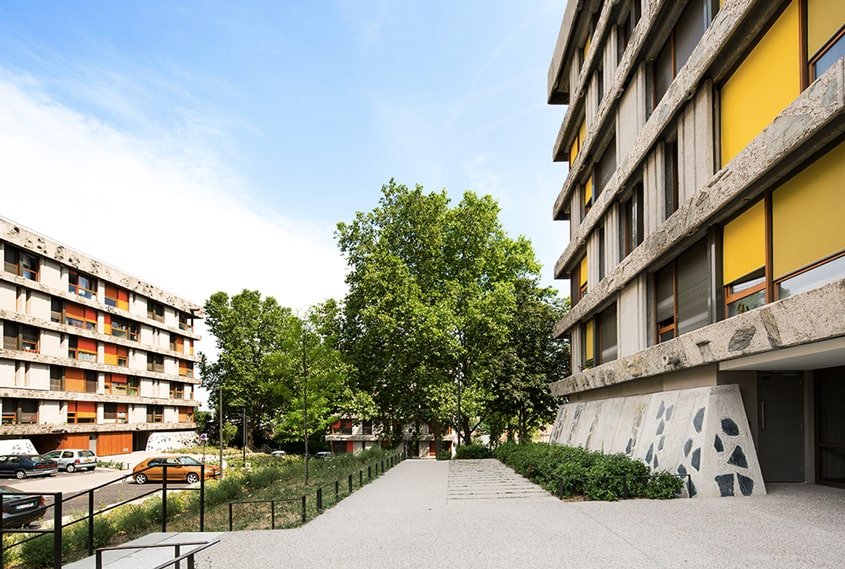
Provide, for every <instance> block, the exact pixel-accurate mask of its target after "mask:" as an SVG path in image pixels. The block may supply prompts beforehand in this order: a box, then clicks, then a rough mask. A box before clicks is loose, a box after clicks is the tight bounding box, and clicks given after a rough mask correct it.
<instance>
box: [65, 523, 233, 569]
mask: <svg viewBox="0 0 845 569" xmlns="http://www.w3.org/2000/svg"><path fill="white" fill-rule="evenodd" d="M220 535H221V534H220V533H219V532H217V533H215V532H178V533H177V532H172V533H171V532H167V533H164V532H156V533H150V534H147V535H145V536H144V537H140V538H138V539H136V540H134V541H130V542H128V543H125V544H124V545H127V546H128V545H138V546H142V545H155V544H160V543H184V542H194V541H212V540H214V539H217V538H218V537H219V536H220ZM197 547H201V546H198V545H191V546H185V547H183V548H182V553H183V554H184V553H187V552H188V551H190V550H192V549H196V548H197ZM212 547H213V546H212ZM175 558H176V555H175V553H174V549H173V547H156V548H152V549H129V550H118V551H106V552H104V553H103V568H104V569H153V568H154V567H157V566H158V565H161V564H162V563H165V562H166V561H169V560H171V559H175ZM95 566H96V561H95V558H94V556H91V557H86V558H85V559H80V560H79V561H75V562H73V563H71V564H69V565H65V566H64V567H63V569H95ZM181 566H182V567H187V566H188V564H187V561H184V562H183V563H182V565H181Z"/></svg>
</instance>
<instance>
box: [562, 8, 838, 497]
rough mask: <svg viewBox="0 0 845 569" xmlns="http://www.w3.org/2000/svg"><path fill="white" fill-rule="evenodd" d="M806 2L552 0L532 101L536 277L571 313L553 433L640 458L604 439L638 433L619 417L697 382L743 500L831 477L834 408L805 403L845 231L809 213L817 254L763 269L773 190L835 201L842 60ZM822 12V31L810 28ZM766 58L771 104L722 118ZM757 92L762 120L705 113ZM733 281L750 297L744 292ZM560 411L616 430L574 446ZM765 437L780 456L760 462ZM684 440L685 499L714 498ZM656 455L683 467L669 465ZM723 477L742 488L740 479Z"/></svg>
mask: <svg viewBox="0 0 845 569" xmlns="http://www.w3.org/2000/svg"><path fill="white" fill-rule="evenodd" d="M825 10H830V6H829V5H828V4H825V3H823V2H816V1H814V0H778V1H772V2H770V1H762V0H733V1H731V0H727V1H724V2H718V1H710V0H687V1H684V2H670V1H668V0H615V1H610V0H606V1H602V0H587V1H578V2H575V1H570V2H568V3H567V7H566V10H565V14H564V17H563V23H562V27H561V32H560V34H559V37H558V44H557V46H556V47H555V50H554V54H553V57H552V63H551V66H550V69H549V86H548V100H549V103H551V104H567V105H568V107H567V110H566V113H565V117H564V119H563V122H562V124H561V127H560V129H559V132H558V136H557V139H556V141H555V143H554V149H553V159H554V160H556V161H567V162H568V163H569V172H568V175H567V177H566V179H565V180H564V182H563V185H562V187H561V190H560V193H559V195H558V197H557V199H556V200H555V203H554V207H553V217H554V218H555V219H558V220H567V221H569V227H570V241H569V243H568V245H567V246H566V247H565V249H564V251H563V253H562V254H561V256H560V258H559V259H558V260H557V263H556V265H555V276H556V277H557V278H561V279H569V281H570V286H571V291H572V292H571V298H572V309H571V310H570V312H569V313H568V314H567V315H566V316H565V317H564V318H563V319H561V320H560V321H559V322H558V323H557V325H556V327H555V335H556V336H558V337H563V338H566V339H568V340H569V341H570V346H571V354H572V366H571V369H572V370H573V373H572V375H571V376H569V377H566V378H559V379H558V380H556V381H555V382H554V383H553V384H552V386H551V389H552V392H553V393H554V394H555V395H558V396H562V397H565V398H566V399H567V400H568V403H567V404H566V405H563V406H562V407H561V409H560V412H559V414H558V421H557V422H556V425H555V430H554V435H553V439H554V440H556V441H558V442H566V443H571V444H578V445H582V446H587V447H588V448H599V449H602V448H603V449H604V450H608V449H612V450H613V451H614V452H617V451H619V452H627V453H628V454H631V455H632V456H637V457H638V458H641V459H645V458H646V450H645V449H643V448H642V447H639V446H636V445H634V446H633V447H631V448H628V446H627V445H624V444H623V445H621V446H620V440H619V437H620V436H621V435H618V433H632V432H636V431H637V428H638V425H639V423H638V421H640V418H639V415H638V414H637V413H639V411H636V412H635V410H642V409H643V408H644V407H643V405H646V403H644V401H646V400H648V401H649V403H647V405H658V406H659V403H654V401H657V400H658V399H660V400H661V401H662V400H663V399H665V398H666V397H669V394H671V397H673V398H676V401H685V400H687V399H689V398H695V397H703V395H701V393H703V392H701V390H709V391H708V393H711V395H708V397H713V398H715V399H714V400H713V401H711V404H710V406H709V408H714V409H715V408H725V409H727V408H730V409H731V411H730V418H731V420H732V421H734V423H735V424H736V425H738V428H739V432H741V435H739V436H741V437H748V440H743V441H742V444H741V445H739V446H741V447H742V449H743V453H744V460H743V461H744V462H745V463H747V465H748V469H749V472H748V473H746V474H743V476H745V478H744V479H743V480H752V481H753V484H752V485H753V491H752V492H748V493H749V494H756V493H758V492H765V486H764V484H763V481H766V482H788V481H791V482H796V481H803V482H823V483H829V484H843V485H845V453H843V452H842V451H841V450H839V449H841V448H842V444H845V440H843V441H839V440H838V438H837V437H838V436H839V435H834V434H829V433H834V432H839V431H840V430H841V427H842V425H843V423H845V407H843V405H845V404H838V403H835V404H831V403H829V401H830V400H829V399H828V398H826V397H825V396H823V395H820V394H822V393H824V394H829V396H828V397H833V398H834V399H836V400H837V401H838V400H839V398H840V397H841V396H840V395H839V394H840V391H839V390H841V389H842V386H843V385H845V349H844V348H845V226H841V225H838V224H836V223H835V222H831V221H829V220H826V221H824V223H825V224H827V225H825V226H824V227H816V230H817V231H819V234H820V235H825V236H827V235H829V236H830V237H820V238H826V239H828V241H827V243H832V245H830V248H829V250H827V251H825V252H824V254H823V255H818V256H816V257H813V258H810V259H808V260H806V261H802V263H799V264H797V265H796V266H795V267H793V268H791V269H790V271H787V272H786V273H784V272H783V271H781V272H780V273H778V270H779V269H778V270H775V268H773V267H775V266H776V263H777V262H778V261H777V260H778V259H780V258H782V256H786V247H787V245H784V241H783V238H781V237H780V235H781V233H778V232H779V231H785V230H782V229H781V227H786V225H785V224H781V221H778V222H775V221H773V219H774V218H775V216H776V208H777V207H778V206H777V204H776V203H775V202H776V201H777V200H779V199H782V198H781V196H784V195H786V192H787V190H786V189H783V190H782V191H780V192H779V190H781V189H782V188H786V187H789V188H790V191H791V192H792V194H790V195H797V196H798V197H799V199H800V197H801V196H802V195H806V196H807V197H806V199H807V204H808V207H807V209H808V211H809V210H810V209H811V208H813V207H815V206H814V205H813V204H812V203H811V202H812V199H813V196H816V195H824V196H827V197H826V198H825V199H827V200H830V203H829V207H830V208H833V209H837V208H841V207H842V205H841V204H840V203H839V200H840V198H839V197H838V196H839V194H838V193H837V192H841V187H839V186H837V184H841V177H840V174H839V173H838V172H839V171H838V170H835V169H836V168H839V166H837V165H836V164H835V162H836V160H835V159H831V158H829V157H830V156H840V153H841V152H842V148H843V147H842V144H843V142H842V141H843V139H845V59H843V58H841V57H840V58H838V60H837V59H836V58H833V57H832V56H826V55H825V54H826V53H834V52H833V51H829V50H832V49H834V48H835V49H841V45H840V44H841V42H843V41H845V40H843V39H842V34H841V29H842V26H843V25H845V15H843V14H842V13H841V12H842V11H841V10H840V11H839V12H837V13H827V12H825ZM823 20H828V23H827V24H825V25H826V26H828V27H829V28H830V30H833V31H832V32H830V33H833V35H832V36H830V37H829V39H827V38H828V35H826V34H828V33H829V32H827V31H824V32H819V31H818V27H819V25H818V24H816V23H814V22H818V21H823ZM840 20H841V21H840ZM792 22H794V23H792ZM812 26H815V28H813V27H812ZM825 29H827V28H825ZM784 30H786V31H784ZM837 30H839V31H837ZM820 34H821V35H820ZM784 37H787V38H794V39H785V40H784V39H782V38H784ZM818 37H821V38H822V40H824V41H821V40H818V39H812V38H818ZM799 40H800V41H799ZM813 41H815V42H816V43H817V44H818V46H821V47H817V46H816V45H815V44H814V45H810V43H811V42H813ZM836 46H839V47H836ZM683 50H686V51H683ZM765 50H769V51H771V52H772V53H774V52H775V51H776V50H780V51H777V53H778V56H777V58H776V59H775V61H778V65H783V66H784V68H786V69H788V71H786V72H783V73H786V74H788V75H786V76H787V77H788V79H789V81H790V82H787V83H784V85H788V86H789V89H787V90H785V91H783V93H788V95H784V94H782V93H781V92H780V91H778V88H779V84H776V83H773V85H774V87H770V88H768V89H766V88H762V90H761V91H759V92H751V94H750V95H749V96H747V97H745V98H744V100H743V103H742V104H743V105H746V111H745V112H743V110H742V109H741V108H740V109H739V110H737V109H736V108H734V107H731V105H732V104H733V103H732V100H731V99H729V98H728V97H729V95H728V94H729V93H730V91H729V89H731V88H733V89H739V87H737V85H740V81H741V80H743V79H744V78H745V77H747V76H751V73H752V71H749V69H752V65H753V64H754V63H753V62H754V59H753V58H755V57H764V56H761V55H759V54H760V53H768V52H766V51H765ZM666 54H669V56H670V57H669V58H668V59H667V57H666ZM825 57H828V59H827V60H825V61H826V62H825V63H824V65H823V66H822V64H821V63H820V62H822V60H823V59H824V58H825ZM790 58H792V59H790ZM793 59H794V61H795V62H796V64H795V67H794V68H792V67H789V65H788V62H791V61H792V60H793ZM775 67H777V65H776V66H773V67H771V69H772V70H774V68H775ZM771 75H772V76H774V75H777V74H776V73H772V74H771ZM766 80H768V77H767V78H766V79H764V80H763V81H766ZM773 81H774V80H773ZM751 83H752V84H753V81H752V82H751ZM793 84H794V90H792V89H793V87H792V85H793ZM754 97H758V98H759V99H758V100H756V101H755V98H754ZM776 97H786V99H785V101H784V103H783V104H782V105H781V106H780V107H777V108H776V109H775V110H773V111H771V113H770V116H769V115H767V116H766V119H765V122H763V123H761V124H757V125H752V126H750V127H746V126H745V125H744V124H742V125H740V126H737V125H736V124H735V123H733V122H725V121H726V119H724V118H723V117H726V116H736V113H737V112H738V113H740V114H748V115H754V114H755V112H756V109H754V108H753V107H755V106H756V105H757V104H759V106H761V107H767V108H768V107H773V105H774V103H770V99H771V100H774V99H775V98H776ZM729 112H733V113H734V115H728V114H727V113H729ZM743 128H745V129H746V130H747V131H748V132H747V133H746V132H745V131H742V132H741V134H742V136H746V138H747V142H743V144H742V145H741V147H740V148H738V149H737V151H736V152H735V153H733V154H731V155H729V156H728V157H726V152H727V151H726V150H725V149H726V148H728V146H727V144H728V143H727V142H725V141H726V140H729V137H731V136H733V137H737V136H740V135H739V134H735V131H737V132H739V131H741V130H742V129H743ZM730 140H733V139H730ZM831 163H833V166H824V167H822V166H820V164H831ZM840 163H841V161H840ZM824 168H828V170H825V169H824ZM832 172H835V173H832ZM818 180H822V181H818ZM837 180H839V181H837ZM802 192H803V193H802ZM791 203H793V204H795V203H797V204H799V205H793V206H791V207H792V208H793V209H792V210H790V211H794V212H795V215H796V216H797V217H798V218H800V217H801V216H802V215H805V214H803V213H802V211H801V205H800V201H798V202H791ZM758 205H759V210H760V211H763V212H764V213H763V214H762V216H763V217H762V218H761V220H763V221H761V222H760V223H761V225H760V227H761V229H760V233H761V235H760V243H761V245H760V247H761V248H764V249H765V251H763V250H762V249H761V252H760V257H761V260H760V261H759V263H760V264H759V267H760V268H759V272H757V271H753V272H748V273H746V274H739V275H733V274H731V276H728V274H727V270H726V269H725V267H727V266H728V264H729V263H732V262H734V261H735V259H736V258H739V257H743V256H744V255H746V252H745V251H744V250H743V249H744V248H743V247H740V248H737V247H736V246H735V245H734V242H733V241H731V242H730V243H729V242H728V238H727V237H726V233H727V229H726V228H728V226H729V225H731V224H732V223H734V222H735V220H737V219H739V218H740V217H743V216H744V217H743V218H747V217H749V216H750V214H747V212H748V211H749V210H750V209H751V208H752V207H754V206H758ZM746 214H747V215H746ZM778 219H780V218H778ZM738 223H739V222H737V223H734V227H736V226H737V225H738ZM808 223H812V221H809V222H808ZM763 224H764V225H765V236H763V234H762V233H763V229H762V228H763V227H764V225H763ZM807 229H808V231H809V230H810V228H809V227H808V228H807ZM802 238H805V237H802ZM778 239H781V240H780V241H778ZM809 239H810V240H812V238H809ZM743 243H745V242H743ZM747 243H748V247H747V248H748V249H751V248H752V245H751V242H750V241H748V242H747ZM755 243H756V242H755ZM729 246H730V247H733V248H729ZM755 251H756V249H755ZM763 258H764V260H763ZM773 259H774V261H773ZM751 268H755V269H756V266H755V267H751ZM737 277H740V278H737ZM802 279H803V280H802ZM666 283H668V284H666ZM749 283H750V284H749ZM750 287H757V288H755V289H754V290H755V292H754V293H753V294H754V295H755V296H754V297H753V299H754V300H753V302H752V301H751V300H745V301H743V300H742V299H750V298H751V294H752V293H749V292H746V291H747V290H749V289H750ZM790 288H796V290H797V292H794V293H793V292H791V291H790ZM757 291H759V292H757ZM728 388H730V389H728ZM717 401H718V403H716V402H717ZM740 411H741V413H740ZM576 412H577V414H578V416H580V415H581V414H583V413H587V414H589V415H590V416H592V417H595V418H596V419H595V420H596V421H598V423H596V424H595V425H594V426H598V425H612V429H611V427H610V426H607V427H606V428H607V429H611V430H612V431H613V433H617V434H616V435H612V434H610V432H609V431H608V432H605V433H604V434H601V433H595V432H593V430H591V429H588V430H587V431H586V432H588V433H592V436H591V437H588V438H585V437H587V435H585V434H584V433H585V432H584V431H578V428H582V429H583V423H582V427H576V425H575V423H573V421H572V418H573V417H574V416H575V414H576ZM583 420H584V419H581V421H583ZM591 424H592V423H591ZM687 427H689V425H687ZM714 428H715V427H714ZM707 429H711V426H707V425H705V426H704V430H705V431H707ZM711 430H712V429H711ZM702 432H704V431H702ZM708 432H709V431H708ZM685 436H686V435H684V436H681V435H677V436H675V435H673V436H669V437H667V438H665V439H664V440H663V446H664V452H665V453H668V455H671V456H673V457H677V456H679V454H678V453H681V455H680V456H685V455H683V451H684V448H683V445H684V444H686V440H687V438H689V436H687V438H684V437H685ZM690 436H691V434H690ZM708 436H709V435H708ZM775 438H777V439H778V440H780V441H781V442H782V444H783V445H784V446H785V447H789V448H788V449H786V450H784V451H783V452H781V453H779V454H778V453H777V451H776V450H775V448H774V446H773V444H774V443H773V441H774V440H775ZM834 439H835V440H834ZM626 440H627V439H626ZM597 441H598V442H597ZM679 443H681V446H680V447H678V446H677V445H678V444H679ZM597 445H598V446H597ZM647 446H648V445H647ZM701 448H702V449H704V448H709V449H710V450H709V451H707V452H703V453H702V455H701V457H700V458H701V461H702V462H701V464H700V467H701V470H698V471H697V472H699V473H700V472H707V474H706V475H705V477H704V478H701V479H700V480H699V481H698V482H701V484H704V485H705V486H707V488H708V490H707V491H704V490H702V486H701V484H699V483H698V482H697V483H696V486H697V487H699V495H720V494H724V492H721V490H720V488H719V486H718V484H716V485H714V481H715V480H716V478H718V477H719V476H722V477H723V478H721V480H723V481H726V480H727V477H728V476H731V477H733V476H734V475H735V474H737V471H736V469H733V470H732V467H729V466H728V465H727V462H726V461H724V460H722V457H721V455H720V454H719V453H716V452H715V450H714V449H713V444H712V441H711V444H709V447H708V445H704V446H702V447H701ZM726 452H727V451H726ZM758 455H759V456H758ZM656 456H657V455H656V454H655V453H652V456H651V459H652V460H651V461H646V462H651V463H652V466H654V464H653V462H654V459H655V457H656ZM758 458H759V460H758ZM658 462H659V463H660V464H661V467H666V468H669V469H671V470H672V471H675V472H689V464H686V463H683V462H679V461H676V460H674V459H673V460H670V461H669V463H666V462H664V461H662V460H660V461H658ZM674 462H679V463H678V464H674ZM681 467H683V468H681ZM755 469H756V470H755ZM732 480H734V482H735V483H732V484H733V487H734V488H735V489H737V491H736V492H735V493H736V495H745V494H746V492H744V491H740V487H741V486H742V487H743V488H745V489H747V488H748V487H749V485H748V484H747V483H743V484H744V485H743V484H740V482H739V480H740V479H739V478H732ZM725 484H727V482H725ZM714 493H715V494H714Z"/></svg>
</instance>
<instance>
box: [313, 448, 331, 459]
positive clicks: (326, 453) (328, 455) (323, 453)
mask: <svg viewBox="0 0 845 569" xmlns="http://www.w3.org/2000/svg"><path fill="white" fill-rule="evenodd" d="M332 456H333V455H332V453H331V451H327V450H321V451H320V452H318V453H317V454H315V455H314V458H315V459H317V460H323V459H324V458H331V457H332Z"/></svg>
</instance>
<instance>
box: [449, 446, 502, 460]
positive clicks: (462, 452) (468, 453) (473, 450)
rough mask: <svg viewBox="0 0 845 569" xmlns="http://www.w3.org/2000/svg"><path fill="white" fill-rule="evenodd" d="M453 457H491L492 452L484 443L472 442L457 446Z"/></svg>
mask: <svg viewBox="0 0 845 569" xmlns="http://www.w3.org/2000/svg"><path fill="white" fill-rule="evenodd" d="M455 458H458V459H460V458H493V452H492V451H491V450H490V449H489V448H487V447H486V446H484V445H480V444H477V443H473V444H469V445H463V446H459V447H458V448H457V450H456V451H455Z"/></svg>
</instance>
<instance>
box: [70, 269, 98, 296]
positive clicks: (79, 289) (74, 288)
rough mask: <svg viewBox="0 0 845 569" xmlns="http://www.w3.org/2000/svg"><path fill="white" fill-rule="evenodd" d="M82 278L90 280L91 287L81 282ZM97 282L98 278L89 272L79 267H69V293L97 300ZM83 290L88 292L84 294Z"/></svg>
mask: <svg viewBox="0 0 845 569" xmlns="http://www.w3.org/2000/svg"><path fill="white" fill-rule="evenodd" d="M74 277H75V280H76V282H75V283H74V282H72V280H73V279H74ZM80 279H86V280H87V281H88V282H89V284H90V287H91V288H87V287H85V286H83V285H82V284H80ZM97 283H98V280H97V278H96V277H95V276H93V275H89V274H88V273H86V272H83V271H80V270H79V269H75V268H68V273H67V291H68V292H69V293H72V294H75V295H76V296H80V297H82V298H87V299H88V300H96V299H97V286H98V285H97ZM83 291H84V292H87V293H88V294H87V295H86V294H83Z"/></svg>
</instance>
